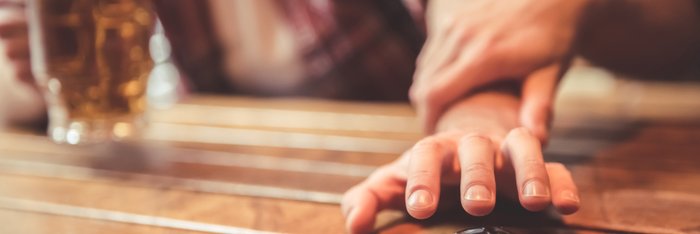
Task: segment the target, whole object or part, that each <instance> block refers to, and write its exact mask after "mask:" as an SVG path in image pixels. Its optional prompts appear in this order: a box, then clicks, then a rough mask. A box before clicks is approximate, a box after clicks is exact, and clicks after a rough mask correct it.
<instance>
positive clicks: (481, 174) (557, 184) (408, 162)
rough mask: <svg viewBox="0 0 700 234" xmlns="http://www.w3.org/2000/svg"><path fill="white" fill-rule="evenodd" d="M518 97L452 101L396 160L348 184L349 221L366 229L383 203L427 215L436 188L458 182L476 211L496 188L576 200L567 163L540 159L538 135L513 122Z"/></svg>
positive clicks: (487, 206)
mask: <svg viewBox="0 0 700 234" xmlns="http://www.w3.org/2000/svg"><path fill="white" fill-rule="evenodd" d="M519 106H520V103H519V100H518V99H517V98H516V97H515V96H513V95H511V94H503V93H494V92H487V93H479V94H476V95H474V96H472V97H469V98H467V99H465V100H462V101H460V102H459V103H457V104H455V106H453V107H452V108H451V109H450V110H449V111H448V112H447V113H446V114H445V115H444V116H443V117H442V118H441V120H440V125H439V126H438V129H439V132H438V133H436V134H433V135H431V136H428V137H426V138H424V139H422V140H420V141H419V142H418V143H416V144H415V146H414V147H413V148H412V149H410V150H408V151H407V152H405V153H404V154H403V155H402V156H401V157H400V158H399V159H397V160H396V161H394V162H392V163H390V164H388V165H385V166H383V167H381V168H379V169H378V170H377V171H375V172H374V173H373V174H372V175H371V176H370V177H369V178H368V179H367V180H365V181H364V182H362V183H361V184H359V185H357V186H355V187H353V188H351V189H350V190H349V191H348V192H346V194H345V196H344V198H343V203H342V210H343V213H344V215H345V217H346V225H347V229H348V230H349V231H350V232H352V233H365V232H369V231H371V230H372V228H373V227H374V220H375V216H376V215H377V214H378V212H379V211H381V210H384V209H396V210H402V209H406V210H407V211H408V213H409V214H410V215H411V216H413V217H415V218H418V219H425V218H428V217H430V216H432V215H433V214H434V213H435V211H436V208H437V207H438V203H439V202H443V203H444V202H447V203H448V204H450V203H449V202H456V201H439V198H440V192H441V191H445V189H446V188H449V187H453V188H454V187H456V186H459V188H460V189H459V190H460V194H459V197H460V200H459V201H460V203H461V205H462V207H463V209H464V210H465V211H466V212H467V213H469V214H471V215H474V216H483V215H487V214H489V213H490V212H491V210H492V209H493V207H494V204H495V202H496V192H497V191H498V193H499V194H502V195H504V196H506V197H510V198H512V199H514V200H519V201H520V204H522V206H523V207H524V208H525V209H527V210H530V211H539V210H543V209H545V208H547V207H548V206H549V205H550V204H552V205H554V207H555V208H556V209H557V210H558V211H559V212H561V213H563V214H569V213H573V212H575V211H576V210H577V209H578V207H579V200H578V190H577V188H576V185H575V184H574V182H573V180H572V178H571V175H570V173H569V171H568V170H567V169H566V168H565V167H564V166H562V165H561V164H559V163H545V162H544V160H543V158H542V150H541V148H540V141H539V140H538V139H537V137H535V136H534V135H533V134H531V133H530V131H529V130H527V129H525V128H522V127H518V126H519V124H518V121H517V116H518V110H519Z"/></svg>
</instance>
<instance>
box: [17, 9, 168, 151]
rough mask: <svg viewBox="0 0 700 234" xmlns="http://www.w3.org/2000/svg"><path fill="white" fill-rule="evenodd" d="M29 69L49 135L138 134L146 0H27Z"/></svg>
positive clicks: (146, 64) (148, 16)
mask: <svg viewBox="0 0 700 234" xmlns="http://www.w3.org/2000/svg"><path fill="white" fill-rule="evenodd" d="M27 15H28V21H29V37H30V50H31V64H32V72H33V74H34V77H35V79H36V81H37V84H38V86H39V87H40V89H41V90H42V92H43V93H44V96H45V100H46V105H47V108H48V114H49V128H48V134H49V137H50V138H51V139H53V140H54V141H55V142H58V143H68V144H84V143H98V142H105V141H112V140H124V139H130V138H133V137H137V136H138V135H139V133H140V132H142V131H141V130H142V128H143V127H145V124H146V122H145V119H144V118H145V116H144V114H145V110H146V95H145V92H146V84H147V81H148V76H149V73H150V71H151V68H152V67H153V61H152V60H151V56H150V53H149V47H148V45H149V40H150V37H151V35H152V33H153V30H154V25H155V22H156V19H155V14H154V11H153V7H152V5H151V1H149V0H28V4H27Z"/></svg>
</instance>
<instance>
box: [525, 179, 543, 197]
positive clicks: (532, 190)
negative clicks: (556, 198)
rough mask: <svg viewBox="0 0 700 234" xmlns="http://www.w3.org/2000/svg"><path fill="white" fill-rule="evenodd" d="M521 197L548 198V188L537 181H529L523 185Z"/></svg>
mask: <svg viewBox="0 0 700 234" xmlns="http://www.w3.org/2000/svg"><path fill="white" fill-rule="evenodd" d="M523 196H525V197H546V196H549V188H547V186H545V185H544V183H542V182H541V181H539V180H531V181H529V182H527V183H525V187H524V188H523Z"/></svg>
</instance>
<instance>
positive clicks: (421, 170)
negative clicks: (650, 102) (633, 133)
mask: <svg viewBox="0 0 700 234" xmlns="http://www.w3.org/2000/svg"><path fill="white" fill-rule="evenodd" d="M429 4H430V5H429V6H428V15H427V19H428V22H427V23H428V40H427V42H426V45H425V46H424V48H423V51H422V52H421V55H420V57H419V59H418V61H417V64H418V70H417V71H416V74H415V82H414V84H413V86H412V88H411V93H410V94H411V100H412V102H413V104H414V105H415V107H416V109H417V112H418V115H419V118H421V119H422V120H423V123H424V125H425V126H426V128H425V129H426V132H427V133H428V135H427V136H426V137H425V138H424V139H423V140H421V141H419V142H418V143H416V145H415V146H414V147H413V148H412V149H410V150H408V151H407V152H406V153H404V154H403V155H402V156H401V157H400V158H399V159H398V160H396V161H395V162H392V163H390V164H388V165H386V166H384V167H381V168H380V169H378V170H377V171H376V172H375V173H373V174H372V175H371V176H370V177H369V178H368V179H367V180H365V181H364V182H362V183H361V184H359V185H357V186H355V187H353V188H351V189H350V190H348V192H347V193H346V195H345V197H344V200H343V204H342V210H343V214H344V215H345V217H346V228H347V230H348V232H350V233H365V232H369V231H371V230H372V228H373V225H374V219H375V216H376V214H377V213H378V212H379V211H381V210H384V209H399V210H400V209H405V210H406V211H407V212H408V214H409V215H411V216H413V217H414V218H417V219H425V218H428V217H430V216H432V215H433V214H434V212H435V208H436V207H437V205H438V203H439V202H440V201H439V200H438V198H439V197H440V191H441V190H444V188H446V187H454V186H459V190H460V192H461V194H460V195H461V196H460V197H461V199H460V203H461V204H462V207H463V208H464V210H465V212H467V213H469V214H471V215H475V216H482V215H486V214H488V213H490V211H491V210H492V209H493V204H494V202H495V200H494V197H495V196H493V194H495V191H498V193H500V194H504V195H505V197H510V198H511V199H514V200H516V199H517V200H518V201H519V202H520V203H521V204H522V206H523V207H525V208H526V209H528V210H531V211H538V210H542V209H544V208H546V207H547V206H549V205H550V204H552V205H553V206H554V207H555V208H556V209H557V210H558V211H559V212H560V213H562V214H569V213H573V212H575V211H576V210H577V209H578V207H579V200H578V192H577V189H576V186H575V184H574V183H573V180H572V179H571V175H570V173H569V172H568V171H567V170H566V168H565V167H564V166H562V165H561V164H556V163H545V162H543V160H542V156H541V148H540V147H541V145H543V144H544V143H546V138H547V137H548V125H549V122H550V120H551V118H552V117H551V107H552V102H553V98H554V92H555V90H556V86H557V84H558V81H559V79H560V78H561V76H562V74H563V73H564V72H565V70H566V68H567V67H568V61H569V59H570V57H571V56H572V55H573V54H579V55H583V56H584V57H586V58H587V59H589V61H591V62H592V63H594V64H598V65H601V66H603V67H605V68H607V69H610V70H613V71H617V72H622V73H626V74H632V75H635V76H639V77H649V76H652V77H654V76H657V77H659V74H661V77H664V78H668V77H670V76H673V74H677V73H678V72H683V71H684V70H687V69H689V68H690V69H692V68H697V65H698V62H699V61H700V58H699V57H700V13H699V12H700V6H698V3H696V2H693V1H691V0H680V1H675V2H673V3H669V2H666V1H648V0H635V1H594V0H591V1H555V0H554V1H549V0H545V1H536V2H534V1H517V2H512V1H509V2H508V4H501V2H495V1H479V0H474V1H459V0H442V1H441V0H434V1H430V3H429ZM463 16H468V17H463ZM664 74H665V75H664ZM669 74H671V75H669ZM503 81H513V82H515V83H516V84H519V85H517V86H516V88H517V89H518V90H519V91H520V94H521V95H520V96H516V95H513V94H510V96H509V95H506V94H503V93H493V92H492V91H488V89H484V87H485V86H489V85H491V84H494V83H498V82H503ZM484 90H486V91H484ZM540 143H543V144H540ZM492 165H493V168H492ZM533 179H535V180H536V181H540V182H542V184H545V185H548V190H549V195H544V196H525V192H524V191H525V190H527V189H524V188H525V184H527V183H528V182H529V181H531V180H533ZM472 185H481V186H482V188H486V189H487V190H489V191H490V194H491V196H487V199H476V200H468V199H465V195H467V194H469V192H468V189H467V188H469V187H471V186H472ZM417 191H420V192H419V193H418V194H422V195H423V196H421V197H423V198H422V199H416V197H412V195H413V194H414V193H416V192H417ZM422 191H427V192H422ZM540 191H543V190H540ZM472 194H473V193H472ZM543 194H546V193H543ZM444 202H448V203H449V202H455V201H444Z"/></svg>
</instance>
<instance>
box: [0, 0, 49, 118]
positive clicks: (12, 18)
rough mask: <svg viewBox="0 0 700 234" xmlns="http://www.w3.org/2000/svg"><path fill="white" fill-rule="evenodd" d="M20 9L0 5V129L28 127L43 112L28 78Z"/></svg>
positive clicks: (23, 27) (25, 36)
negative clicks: (15, 125)
mask: <svg viewBox="0 0 700 234" xmlns="http://www.w3.org/2000/svg"><path fill="white" fill-rule="evenodd" d="M23 8H24V6H23V5H22V4H21V3H20V4H18V3H7V2H0V125H3V124H4V122H11V123H32V122H35V121H37V120H39V119H40V118H41V116H42V113H43V112H44V105H43V100H42V98H41V96H40V95H39V92H38V90H37V89H36V87H35V86H34V83H33V77H32V74H31V69H30V63H29V45H28V37H27V22H26V17H25V13H24V9H23Z"/></svg>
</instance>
